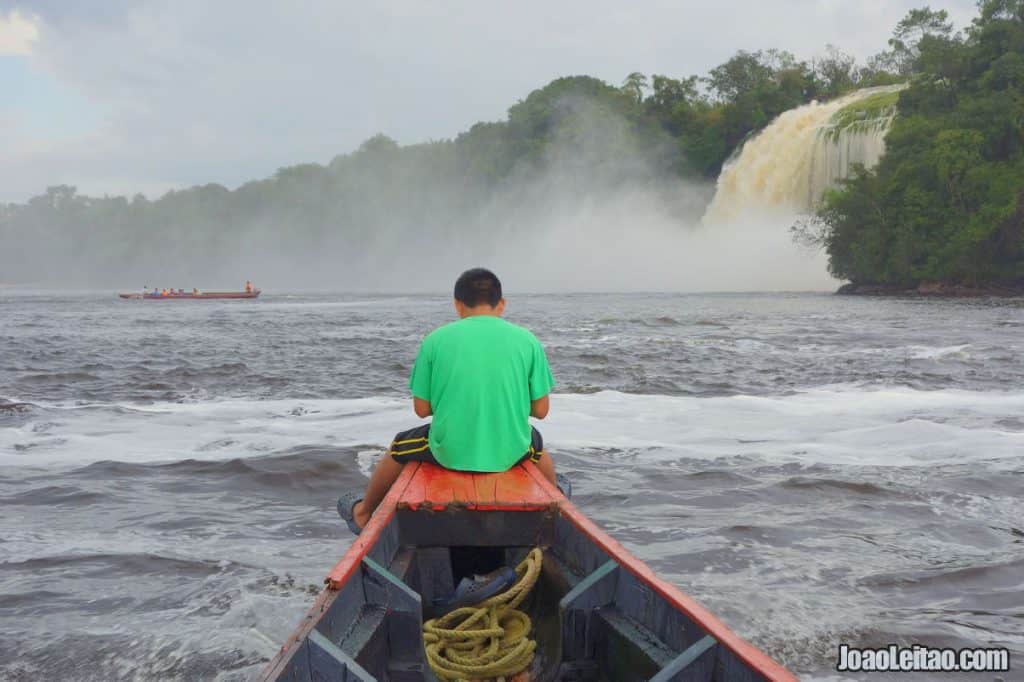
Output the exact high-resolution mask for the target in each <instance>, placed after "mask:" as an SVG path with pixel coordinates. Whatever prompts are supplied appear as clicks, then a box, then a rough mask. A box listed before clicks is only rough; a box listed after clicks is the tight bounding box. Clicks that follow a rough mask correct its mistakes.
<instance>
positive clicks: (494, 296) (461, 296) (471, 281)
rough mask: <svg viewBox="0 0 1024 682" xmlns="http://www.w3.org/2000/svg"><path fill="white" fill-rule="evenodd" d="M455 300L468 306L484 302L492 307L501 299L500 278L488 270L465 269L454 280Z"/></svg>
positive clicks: (471, 306)
mask: <svg viewBox="0 0 1024 682" xmlns="http://www.w3.org/2000/svg"><path fill="white" fill-rule="evenodd" d="M455 300H456V301H461V302H462V303H463V304H464V305H467V306H469V307H470V308H475V307H477V306H478V305H482V304H484V303H486V304H487V305H489V306H491V307H492V308H494V307H495V306H497V305H498V303H499V302H500V301H501V280H499V279H498V276H497V275H495V274H494V273H493V272H491V271H490V270H487V269H485V268H473V269H472V270H466V271H465V272H464V273H462V274H461V275H459V278H458V279H457V280H455Z"/></svg>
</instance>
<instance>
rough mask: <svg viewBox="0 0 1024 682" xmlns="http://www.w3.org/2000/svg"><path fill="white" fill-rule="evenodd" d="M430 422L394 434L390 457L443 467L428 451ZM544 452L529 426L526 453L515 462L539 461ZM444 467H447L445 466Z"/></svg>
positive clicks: (540, 441)
mask: <svg viewBox="0 0 1024 682" xmlns="http://www.w3.org/2000/svg"><path fill="white" fill-rule="evenodd" d="M429 437H430V423H429V422H428V423H426V424H422V425H420V426H417V427H416V428H414V429H409V430H408V431H401V432H399V433H397V434H395V440H393V441H392V442H391V448H390V452H391V457H392V458H393V459H394V460H395V461H396V462H399V463H401V464H405V463H406V462H430V463H431V464H436V465H438V466H441V467H443V466H444V465H443V464H441V463H440V462H438V461H437V460H436V459H434V453H433V452H431V451H430V442H429V440H428V439H429ZM543 454H544V439H543V438H542V437H541V435H540V431H538V430H537V429H536V427H533V426H531V427H530V447H529V449H527V451H526V454H524V455H523V456H522V458H521V459H520V460H519V461H518V462H516V464H522V463H523V462H525V461H526V460H530V461H531V462H533V463H534V464H536V463H537V462H539V461H540V458H541V455H543ZM445 468H446V469H447V468H448V467H445Z"/></svg>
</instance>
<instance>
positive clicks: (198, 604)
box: [0, 292, 1024, 680]
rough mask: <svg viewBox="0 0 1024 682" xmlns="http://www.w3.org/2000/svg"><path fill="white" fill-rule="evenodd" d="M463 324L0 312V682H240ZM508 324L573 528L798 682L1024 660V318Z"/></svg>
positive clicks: (573, 307)
mask: <svg viewBox="0 0 1024 682" xmlns="http://www.w3.org/2000/svg"><path fill="white" fill-rule="evenodd" d="M452 315H453V313H452V311H451V306H450V303H449V301H448V300H447V299H446V298H444V297H411V296H410V297H395V296H391V297H378V296H355V295H340V294H338V295H326V294H324V295H308V294H303V295H273V294H268V295H264V296H263V297H261V298H260V299H259V300H257V301H223V302H215V301H198V302H186V301H174V302H167V301H157V302H144V301H121V300H117V299H113V298H111V297H110V296H109V295H107V294H74V295H56V294H52V293H30V292H27V293H26V292H21V293H19V292H0V399H5V400H6V401H7V405H6V407H4V406H3V403H2V401H0V642H2V643H3V644H2V646H0V679H11V680H37V679H75V680H79V679H81V680H116V679H182V680H193V679H215V678H220V679H244V678H246V677H247V676H249V675H251V674H253V673H254V672H255V671H258V670H259V669H260V667H261V665H262V664H263V663H264V662H265V661H267V660H268V659H269V657H270V656H272V655H273V654H274V653H275V651H276V649H277V647H278V646H279V645H280V643H281V641H282V640H283V639H284V638H285V636H286V635H287V634H288V633H289V632H290V631H291V629H292V628H293V627H294V626H295V624H296V623H297V622H298V620H299V618H300V616H301V615H302V613H303V612H304V611H305V609H306V607H307V606H308V605H309V603H310V602H311V600H312V595H313V594H314V593H315V592H316V591H317V589H318V588H319V584H320V582H321V579H322V577H323V575H324V574H325V573H326V572H327V570H328V569H329V568H330V567H331V566H332V565H333V564H334V562H335V561H336V560H337V558H338V557H339V556H340V555H341V554H342V553H343V551H344V550H345V548H346V547H347V545H348V544H349V542H350V540H351V537H350V536H349V534H348V533H347V531H346V530H345V529H344V526H343V525H341V524H340V522H339V521H338V520H337V517H336V515H335V514H334V511H333V506H334V500H335V499H336V497H337V494H338V493H339V492H341V491H343V490H345V489H347V488H352V487H360V486H362V485H363V482H364V481H365V474H366V472H367V471H368V470H369V468H370V467H371V466H372V463H373V461H374V460H375V458H376V457H377V456H378V455H379V453H380V450H381V448H382V447H383V446H384V445H385V444H386V443H387V442H388V441H389V440H390V437H391V435H393V433H394V432H395V431H397V430H399V429H402V428H408V427H409V426H412V425H414V424H415V423H416V422H417V420H416V418H415V416H414V415H413V414H412V412H411V409H410V405H409V401H408V398H407V395H406V392H405V383H406V379H407V373H408V370H409V366H410V363H411V361H412V359H413V357H414V355H415V351H416V346H417V343H418V341H419V339H420V338H422V336H423V335H424V334H425V333H426V332H428V331H429V330H430V329H431V328H433V327H434V326H436V325H438V324H441V323H443V322H446V321H449V320H450V319H452ZM508 316H509V318H510V319H512V320H513V321H515V322H517V323H520V324H523V325H526V326H528V327H530V328H531V329H533V330H534V331H535V332H536V334H537V335H538V336H539V337H540V339H541V340H542V341H543V342H544V344H545V345H546V347H547V349H548V354H549V357H550V360H551V364H552V367H553V369H554V372H555V375H556V379H557V381H558V388H557V389H556V395H555V396H554V398H553V400H552V412H551V415H550V416H549V418H548V419H547V420H545V421H544V422H543V423H541V424H540V426H541V428H542V430H543V432H544V434H545V436H546V440H547V441H548V444H549V446H550V448H551V450H552V452H553V454H554V455H555V458H556V462H557V464H558V465H559V466H560V467H562V469H563V470H565V471H568V472H570V473H571V475H572V476H573V479H574V488H575V490H576V498H577V502H578V504H579V506H580V507H581V508H582V509H583V510H584V511H585V512H586V513H587V514H589V515H590V516H591V517H592V518H593V519H594V520H596V521H597V522H599V523H600V524H601V525H603V526H604V527H605V528H606V529H608V530H609V531H610V532H611V533H612V534H613V535H615V536H616V537H617V538H618V539H620V540H621V541H623V543H624V544H626V545H627V546H628V547H629V548H630V549H631V550H633V551H634V552H635V553H636V554H638V555H639V556H640V557H641V558H642V559H644V560H645V561H647V562H648V563H649V564H650V565H651V567H652V568H654V569H655V570H656V571H657V572H658V573H660V574H661V575H663V576H664V577H665V578H666V579H668V580H670V581H671V582H673V583H675V584H676V585H678V586H679V587H681V588H682V589H683V590H684V591H686V592H688V593H689V594H691V595H693V596H694V597H696V598H697V599H698V600H699V601H701V602H702V603H704V604H705V605H706V606H708V607H709V608H710V609H711V610H712V611H714V612H715V613H717V614H718V615H719V616H720V617H721V618H722V619H723V620H724V621H725V622H726V623H727V624H729V625H730V626H731V627H733V628H734V629H735V630H737V631H738V632H739V633H740V634H742V635H743V636H745V637H747V638H748V639H750V640H752V641H753V642H755V643H756V644H758V645H759V646H761V647H763V648H764V649H765V650H767V651H768V652H769V653H771V654H772V655H773V656H775V657H777V658H779V659H780V660H781V661H782V662H784V663H785V664H787V665H788V666H790V667H791V668H792V669H794V670H795V671H796V672H798V673H799V674H800V675H801V676H802V677H806V678H819V679H823V678H833V679H835V678H836V675H837V674H836V673H835V672H834V671H833V666H834V665H835V657H836V649H837V646H838V644H839V643H840V642H843V643H846V644H849V645H851V646H883V645H886V644H888V643H890V642H896V643H906V644H910V643H921V644H930V645H941V646H953V647H964V646H1006V647H1009V648H1010V650H1011V664H1012V665H1013V668H1014V670H1019V669H1020V666H1021V665H1022V664H1024V360H1022V358H1024V302H1022V301H1019V300H1000V301H985V300H982V301H929V300H871V299H850V298H839V297H833V296H827V295H809V294H808V295H738V294H737V295H559V296H554V295H552V296H547V295H533V296H515V295H514V294H513V295H511V296H510V304H509V310H508ZM10 403H22V404H21V405H18V406H12V405H11V404H10ZM1013 674H1014V673H1013V672H1011V673H1010V674H1009V676H1005V679H1007V680H1009V679H1014V678H1013ZM881 677H884V676H878V675H876V676H874V677H873V678H872V679H879V678H881ZM992 677H993V676H992V675H987V676H985V675H982V676H975V677H974V679H991V678H992ZM904 679H911V678H904ZM944 679H955V677H953V676H948V677H944Z"/></svg>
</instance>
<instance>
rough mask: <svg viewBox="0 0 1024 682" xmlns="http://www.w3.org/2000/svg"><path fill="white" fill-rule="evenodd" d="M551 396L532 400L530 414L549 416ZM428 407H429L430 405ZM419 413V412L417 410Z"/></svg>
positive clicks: (541, 416) (541, 417)
mask: <svg viewBox="0 0 1024 682" xmlns="http://www.w3.org/2000/svg"><path fill="white" fill-rule="evenodd" d="M550 397H551V394H548V395H546V396H543V397H541V398H537V399H536V400H531V401H530V416H531V417H535V418H537V419H543V418H544V417H546V416H548V408H550V407H551V401H550V400H548V398H550ZM427 407H429V405H428V406H427ZM417 414H419V413H418V412H417Z"/></svg>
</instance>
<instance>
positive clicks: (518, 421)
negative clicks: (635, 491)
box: [352, 268, 555, 527]
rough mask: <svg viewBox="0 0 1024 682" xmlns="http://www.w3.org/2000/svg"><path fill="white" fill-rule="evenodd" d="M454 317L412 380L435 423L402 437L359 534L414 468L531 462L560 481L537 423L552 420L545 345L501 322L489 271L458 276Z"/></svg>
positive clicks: (416, 402)
mask: <svg viewBox="0 0 1024 682" xmlns="http://www.w3.org/2000/svg"><path fill="white" fill-rule="evenodd" d="M455 311H456V313H458V316H459V319H458V320H457V321H455V322H451V323H449V324H446V325H444V326H441V327H438V328H437V329H435V330H434V331H433V332H431V333H430V334H428V335H427V336H426V338H424V339H423V342H422V343H421V345H420V349H419V353H418V354H417V355H416V362H415V363H414V365H413V369H412V373H411V375H410V377H409V389H410V391H411V392H412V399H413V410H414V411H415V413H416V416H418V417H420V418H424V419H425V418H427V417H432V421H431V422H428V423H426V424H423V425H421V426H417V427H415V428H413V429H409V430H408V431H403V432H401V433H399V434H397V435H396V436H395V439H394V441H393V442H392V443H391V447H390V448H388V452H387V455H386V456H385V457H384V458H383V459H382V460H381V461H380V462H379V463H378V464H377V467H376V468H375V469H374V471H373V474H372V475H371V477H370V482H369V484H368V485H367V488H366V494H365V495H364V496H363V499H362V501H360V502H358V503H356V505H355V506H354V507H353V508H352V514H353V516H354V520H355V522H356V524H358V525H359V527H362V526H365V525H366V522H367V521H369V519H370V516H371V515H372V514H373V511H374V509H376V508H377V506H378V505H379V504H380V502H381V500H383V499H384V496H385V495H386V494H387V491H388V489H390V487H391V484H392V483H394V482H395V480H396V479H397V478H398V475H399V474H400V473H401V471H402V467H403V466H404V465H405V464H406V463H408V462H433V463H436V464H439V465H440V466H443V467H445V468H447V469H453V470H456V471H473V472H499V471H506V470H508V469H510V468H512V467H513V466H515V465H516V464H519V463H520V462H523V461H525V460H527V459H529V460H531V461H533V462H534V463H535V464H536V465H537V466H538V467H539V468H540V470H541V471H542V472H543V474H544V476H545V477H546V478H547V479H548V480H550V481H551V482H552V483H555V467H554V463H553V462H552V461H551V457H550V456H549V455H548V454H547V452H545V450H544V442H543V439H542V438H541V435H540V432H539V431H537V429H536V428H533V427H532V426H531V425H530V422H529V418H530V417H534V418H536V419H544V418H545V417H546V416H547V414H548V409H549V394H550V393H551V389H552V387H553V386H554V378H553V377H552V375H551V369H550V367H549V365H548V361H547V356H546V355H545V353H544V347H543V346H542V345H541V343H540V341H538V340H537V337H536V336H534V335H533V333H532V332H530V331H529V330H527V329H525V328H524V327H520V326H518V325H515V324H512V323H510V322H507V321H505V320H504V319H502V314H504V312H505V299H504V298H503V297H502V291H501V282H500V281H499V280H498V278H497V276H495V274H494V273H493V272H491V271H490V270H485V269H483V268H474V269H472V270H467V271H466V272H464V273H462V275H460V276H459V278H458V280H457V281H456V282H455Z"/></svg>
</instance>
